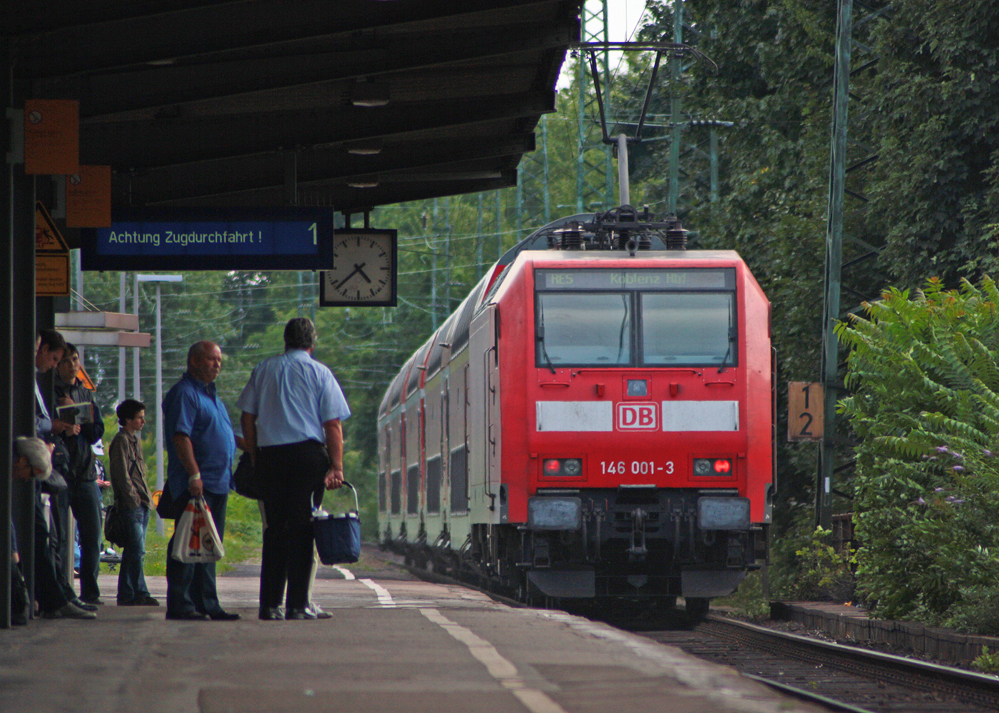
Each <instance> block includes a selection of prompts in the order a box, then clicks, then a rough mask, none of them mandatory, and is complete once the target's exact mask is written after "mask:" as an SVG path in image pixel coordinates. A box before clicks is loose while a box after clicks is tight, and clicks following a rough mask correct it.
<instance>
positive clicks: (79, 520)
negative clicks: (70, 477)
mask: <svg viewBox="0 0 999 713" xmlns="http://www.w3.org/2000/svg"><path fill="white" fill-rule="evenodd" d="M69 506H70V507H71V508H72V509H73V516H74V517H75V518H76V529H77V530H78V531H79V533H80V599H82V600H83V601H85V602H93V601H96V600H97V599H98V597H100V596H101V590H100V587H98V586H97V575H98V572H99V571H100V566H101V540H102V539H103V537H104V522H103V519H102V518H101V489H100V486H98V485H97V481H95V480H87V481H83V482H71V483H70V485H69Z"/></svg>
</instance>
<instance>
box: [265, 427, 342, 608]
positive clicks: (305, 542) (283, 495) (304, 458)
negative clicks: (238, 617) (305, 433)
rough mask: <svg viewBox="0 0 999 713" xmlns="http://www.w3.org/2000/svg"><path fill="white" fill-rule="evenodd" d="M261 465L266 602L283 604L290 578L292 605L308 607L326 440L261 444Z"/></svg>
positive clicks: (325, 465)
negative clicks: (314, 504) (316, 506)
mask: <svg viewBox="0 0 999 713" xmlns="http://www.w3.org/2000/svg"><path fill="white" fill-rule="evenodd" d="M257 468H258V469H259V471H260V477H259V481H260V487H261V492H262V493H263V496H264V497H263V503H264V517H265V519H266V522H267V527H266V528H265V529H264V547H263V565H262V567H261V572H260V608H261V609H265V608H274V607H279V606H281V600H282V598H283V595H284V589H285V583H287V585H288V596H287V600H286V602H287V606H288V608H290V609H305V608H306V607H307V606H308V604H309V602H308V597H309V579H310V578H311V575H312V550H313V544H314V536H313V531H312V502H313V497H314V496H315V497H316V499H317V500H319V499H320V498H321V497H322V492H323V478H324V477H325V475H326V472H327V470H329V456H328V455H327V452H326V446H325V445H323V444H322V443H319V442H318V441H312V440H309V441H301V442H299V443H290V444H287V445H281V446H268V447H265V448H260V449H259V450H258V452H257Z"/></svg>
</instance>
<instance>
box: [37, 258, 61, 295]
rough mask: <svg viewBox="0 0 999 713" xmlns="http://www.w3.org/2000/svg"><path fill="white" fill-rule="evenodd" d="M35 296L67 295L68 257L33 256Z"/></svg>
mask: <svg viewBox="0 0 999 713" xmlns="http://www.w3.org/2000/svg"><path fill="white" fill-rule="evenodd" d="M35 295H36V296H37V297H66V296H67V295H69V255H35Z"/></svg>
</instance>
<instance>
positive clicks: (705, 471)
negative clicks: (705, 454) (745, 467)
mask: <svg viewBox="0 0 999 713" xmlns="http://www.w3.org/2000/svg"><path fill="white" fill-rule="evenodd" d="M734 474H735V472H734V469H733V466H732V459H731V458H695V459H694V475H697V476H730V475H734Z"/></svg>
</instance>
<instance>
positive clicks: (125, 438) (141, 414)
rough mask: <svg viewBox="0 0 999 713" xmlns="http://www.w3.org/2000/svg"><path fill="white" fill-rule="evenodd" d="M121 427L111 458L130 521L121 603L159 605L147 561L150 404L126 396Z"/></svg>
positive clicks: (119, 499)
mask: <svg viewBox="0 0 999 713" xmlns="http://www.w3.org/2000/svg"><path fill="white" fill-rule="evenodd" d="M116 413H117V414H118V423H119V424H120V428H119V429H118V433H117V434H116V435H115V437H114V439H113V440H112V441H111V448H110V449H109V451H108V459H109V463H110V466H111V487H112V488H114V502H115V505H117V506H118V508H119V509H120V510H121V512H122V515H123V517H125V519H126V520H127V521H128V524H129V527H128V531H127V535H126V537H127V539H126V542H125V546H124V547H123V549H122V553H121V569H119V570H118V606H120V607H130V606H152V607H155V606H159V601H158V600H156V599H154V598H153V597H151V596H150V595H149V589H148V588H147V587H146V575H145V573H144V572H143V560H144V558H145V555H146V527H147V526H148V525H149V509H150V508H151V507H152V497H151V496H150V494H149V485H148V484H147V483H146V461H145V458H144V457H143V455H142V443H140V442H139V431H141V430H142V427H143V426H144V425H146V405H145V404H144V403H142V402H141V401H136V400H134V399H125V400H124V401H122V402H121V403H120V404H118V408H117V409H116Z"/></svg>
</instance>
